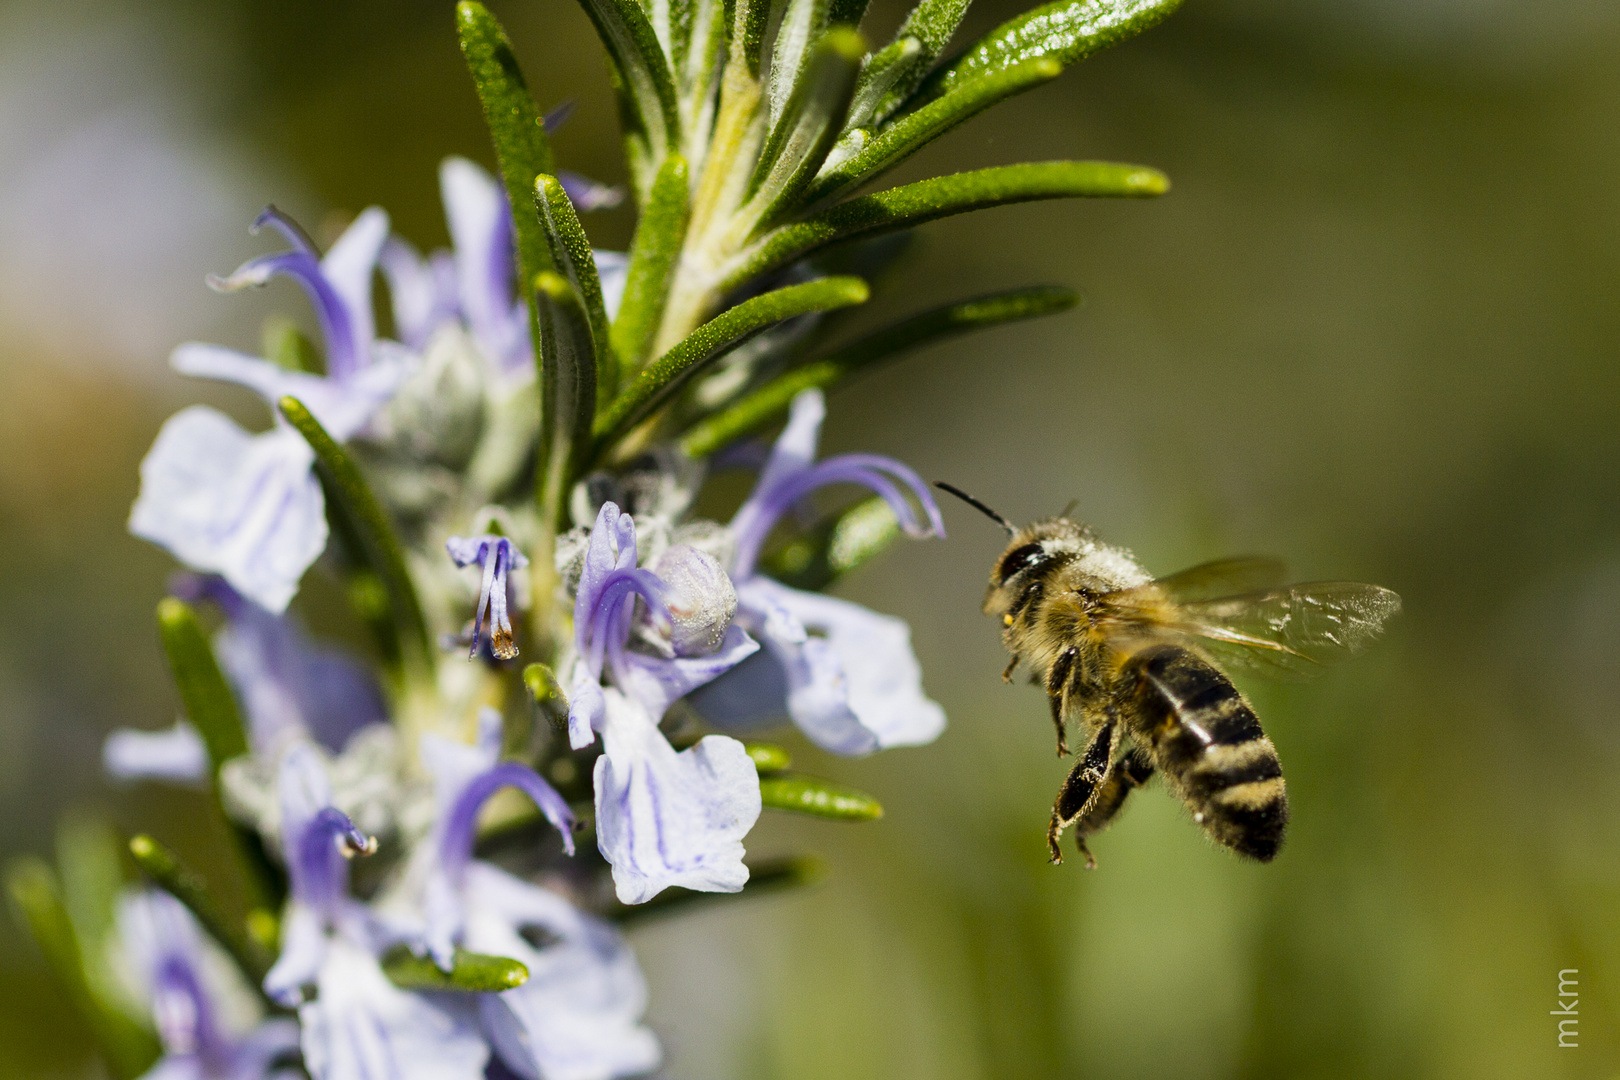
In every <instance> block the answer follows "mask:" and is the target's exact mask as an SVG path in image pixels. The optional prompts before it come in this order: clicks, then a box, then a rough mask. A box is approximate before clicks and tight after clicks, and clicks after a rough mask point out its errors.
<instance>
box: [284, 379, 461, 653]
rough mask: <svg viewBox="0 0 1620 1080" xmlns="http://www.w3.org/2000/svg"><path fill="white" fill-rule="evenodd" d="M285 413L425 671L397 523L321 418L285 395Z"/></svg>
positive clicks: (426, 644) (418, 611)
mask: <svg viewBox="0 0 1620 1080" xmlns="http://www.w3.org/2000/svg"><path fill="white" fill-rule="evenodd" d="M277 405H278V407H279V408H280V409H281V415H282V416H285V417H286V418H287V422H288V423H290V424H291V425H292V426H293V427H294V428H296V429H297V430H298V433H299V434H300V435H302V436H303V437H304V441H305V442H307V443H309V447H310V449H311V450H313V451H315V464H316V468H317V469H318V470H319V473H320V477H321V482H322V483H321V486H322V488H324V490H325V492H326V497H327V498H328V499H329V500H331V501H332V502H334V503H337V504H338V505H339V507H340V508H341V512H342V514H343V515H344V517H345V518H347V519H348V521H349V524H350V526H351V527H352V528H353V530H354V533H355V538H356V541H357V543H358V545H359V547H360V548H361V550H360V551H359V552H358V553H357V554H359V555H360V556H361V557H362V558H363V559H364V560H365V561H366V562H367V563H368V564H369V567H370V569H371V570H372V572H373V573H375V574H376V575H377V578H378V579H379V580H380V581H381V582H382V584H383V587H384V588H385V589H386V590H387V591H388V602H389V606H390V607H392V608H393V612H394V621H395V623H396V624H397V625H398V626H399V627H400V639H401V643H402V645H403V646H404V652H405V653H406V655H407V656H408V657H409V658H410V660H411V661H412V662H413V663H416V664H418V665H420V667H421V669H422V672H423V673H424V674H425V673H427V672H429V671H431V670H432V665H431V658H432V656H433V649H432V643H431V639H430V638H429V637H428V629H427V621H426V620H425V619H424V618H423V617H422V607H421V605H420V604H419V603H418V602H417V599H416V587H415V586H414V585H413V584H412V583H411V578H410V574H409V572H408V571H407V570H406V569H405V556H404V554H403V553H402V552H401V550H400V546H399V541H398V540H397V539H396V538H395V536H394V529H393V526H392V525H390V524H389V522H388V517H387V515H386V514H384V513H383V509H382V507H381V506H380V505H378V503H377V499H376V496H374V495H372V493H371V488H370V487H369V486H367V484H366V481H365V478H364V477H362V476H361V475H360V469H359V468H358V467H357V466H356V465H355V463H354V461H353V459H352V458H350V457H349V455H348V453H347V452H345V451H344V449H343V447H341V446H339V445H338V444H337V442H336V440H334V439H333V438H332V436H331V435H329V434H327V432H326V429H325V428H323V427H321V422H320V421H319V420H317V419H315V415H314V414H313V413H311V412H310V411H309V409H308V408H306V407H305V405H304V403H303V402H301V401H299V400H298V399H297V398H295V397H284V398H282V399H281V400H280V401H279V402H277Z"/></svg>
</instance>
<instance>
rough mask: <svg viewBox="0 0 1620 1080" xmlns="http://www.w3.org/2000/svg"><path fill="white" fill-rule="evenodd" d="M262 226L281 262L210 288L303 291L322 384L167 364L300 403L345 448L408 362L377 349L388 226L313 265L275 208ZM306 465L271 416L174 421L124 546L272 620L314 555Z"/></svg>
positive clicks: (212, 359)
mask: <svg viewBox="0 0 1620 1080" xmlns="http://www.w3.org/2000/svg"><path fill="white" fill-rule="evenodd" d="M266 224H269V225H271V226H272V227H274V228H276V229H277V230H278V231H279V232H281V233H282V234H283V235H284V236H285V237H286V238H287V239H288V241H289V242H290V243H291V244H292V250H290V251H285V252H280V253H278V254H275V255H265V256H261V257H259V258H256V259H250V260H249V261H248V262H246V263H244V264H243V265H242V266H241V267H240V268H239V269H238V270H237V271H236V272H235V273H233V274H231V275H230V276H229V277H226V278H210V279H209V283H210V284H211V285H212V286H214V287H215V288H217V289H221V290H233V289H239V288H244V287H246V286H249V285H262V284H264V283H265V282H267V281H269V280H270V279H271V278H273V277H276V276H281V275H285V276H288V277H291V278H293V279H294V280H295V281H297V282H298V283H299V284H300V285H302V286H303V287H304V290H305V292H306V293H308V295H309V297H310V300H311V302H312V303H313V305H314V308H315V314H316V318H317V319H318V321H319V322H320V325H321V329H322V334H323V338H324V340H325V343H326V371H327V373H326V375H325V376H324V377H322V376H318V375H312V374H309V373H308V372H299V371H287V370H285V369H283V368H281V367H279V366H277V365H276V364H273V363H271V362H270V361H268V360H263V359H260V358H258V357H254V356H248V355H245V354H243V353H239V352H236V351H234V350H232V349H227V348H224V347H223V346H219V345H205V344H201V343H198V342H188V343H187V344H184V345H181V346H180V347H179V348H177V349H176V350H175V351H174V354H173V356H172V357H171V358H170V362H171V363H172V364H173V365H174V368H175V370H177V371H179V372H180V373H181V374H184V375H194V376H198V377H201V378H209V379H218V380H221V381H224V382H232V383H237V384H239V385H241V386H245V387H247V388H248V389H250V390H253V391H254V392H255V393H257V394H258V395H259V396H260V397H262V398H264V399H265V400H266V401H267V402H269V403H270V405H271V406H272V409H273V408H274V406H275V404H276V403H277V402H278V401H279V400H280V399H281V398H282V397H283V396H287V395H290V396H293V397H296V398H298V399H299V400H300V401H302V402H303V403H304V404H305V405H306V406H307V407H308V408H309V410H310V412H311V413H313V414H314V416H315V418H316V419H317V420H319V421H320V422H321V425H322V426H323V427H324V428H326V430H327V432H328V433H329V434H331V436H332V437H333V438H334V439H336V440H338V441H339V442H343V441H346V440H347V439H349V438H350V437H352V436H353V435H355V434H356V433H358V432H359V431H360V430H361V428H363V427H364V426H365V424H366V422H367V421H368V420H369V419H370V418H371V416H372V414H373V413H375V412H376V411H377V409H378V408H380V407H381V406H382V405H383V404H384V403H385V402H387V401H388V399H389V398H390V397H391V396H392V395H393V393H394V391H395V390H396V389H397V388H398V386H399V384H400V382H401V380H402V379H403V378H404V376H405V375H406V373H407V371H408V369H409V366H410V363H411V362H412V359H413V358H412V357H411V356H410V355H409V354H408V353H407V352H406V351H405V350H404V349H403V348H402V347H401V346H399V345H397V344H394V343H392V342H386V341H377V340H376V327H375V324H374V321H373V318H372V313H371V276H372V272H373V270H374V269H375V267H376V263H377V257H378V253H379V251H380V250H381V248H382V244H383V241H384V240H385V239H386V238H387V236H388V216H387V215H386V214H384V213H383V212H382V211H381V210H379V209H377V208H375V207H373V208H372V209H370V210H367V211H366V212H365V213H363V214H361V215H360V216H359V217H358V218H356V219H355V221H354V223H353V224H352V225H350V226H349V228H348V230H347V231H346V232H345V233H344V234H343V236H342V237H340V238H339V240H338V242H337V243H336V244H334V245H333V246H332V250H331V251H330V252H328V253H327V255H326V256H325V257H324V258H322V257H320V256H319V255H318V253H317V252H316V251H315V248H314V246H313V245H312V244H311V243H310V242H309V240H308V238H307V237H305V236H304V234H303V232H302V230H300V229H299V228H298V227H297V226H296V225H294V224H293V223H292V221H291V220H289V219H288V218H286V217H285V216H283V215H282V214H280V213H279V212H278V211H276V210H275V209H274V208H271V209H269V210H266V211H265V212H264V213H263V214H261V215H260V216H259V219H258V220H257V221H256V222H254V231H258V229H259V228H261V227H263V226H264V225H266ZM314 460H315V459H314V454H313V452H312V451H311V450H310V449H309V446H308V445H307V444H306V443H305V442H304V440H303V438H302V437H301V436H300V435H299V434H298V433H297V432H296V431H294V430H293V429H292V428H291V427H289V426H287V425H286V423H285V422H284V421H282V420H281V419H280V416H279V414H276V421H275V424H274V426H273V427H271V429H270V430H269V431H266V432H263V433H260V434H257V435H255V434H250V433H249V432H246V431H244V430H242V429H241V428H240V427H238V426H237V425H236V423H235V421H233V420H231V419H230V418H228V417H226V416H225V415H224V414H223V413H220V412H217V411H216V410H214V409H210V408H208V407H206V406H200V405H199V406H192V407H191V408H188V409H184V410H182V411H180V412H179V413H176V414H175V415H174V416H173V417H171V418H170V419H169V421H168V422H167V423H165V424H164V425H163V429H162V430H161V431H160V432H159V433H158V437H157V441H156V442H154V443H153V445H152V449H151V450H150V451H149V452H148V453H147V455H146V458H145V460H143V461H142V462H141V491H140V495H139V496H138V497H137V498H136V500H135V505H134V507H133V508H132V509H131V511H130V518H129V528H130V531H131V532H133V533H134V534H135V535H137V536H140V537H143V538H144V539H147V540H151V541H152V542H153V543H156V544H160V545H162V546H163V547H166V548H168V549H169V551H170V552H171V553H173V554H174V556H175V557H176V558H178V559H179V560H180V561H181V562H183V563H185V564H186V565H188V566H190V567H191V568H193V569H195V570H203V571H212V572H214V573H218V574H220V575H221V576H223V577H224V578H225V579H226V580H227V581H229V582H230V583H231V585H232V586H233V587H234V588H235V589H236V590H237V591H238V592H240V593H242V594H243V595H244V596H247V597H249V598H250V599H252V600H254V601H256V602H257V603H259V604H260V605H261V606H263V607H265V608H268V609H269V610H271V611H274V612H280V611H283V610H285V609H286V606H287V603H288V601H289V600H291V599H292V596H293V594H294V593H295V592H297V591H298V582H299V579H300V578H301V577H302V576H303V573H304V571H305V570H307V569H308V568H309V565H310V563H312V562H314V561H315V559H316V557H317V556H319V555H320V553H321V552H322V551H323V550H324V549H325V547H326V539H327V526H326V515H325V502H324V500H323V498H322V496H321V489H320V484H319V483H318V482H317V481H316V479H315V476H314V474H313V473H312V471H311V467H312V466H313V464H314Z"/></svg>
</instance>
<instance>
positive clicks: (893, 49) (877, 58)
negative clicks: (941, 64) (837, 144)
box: [844, 35, 926, 131]
mask: <svg viewBox="0 0 1620 1080" xmlns="http://www.w3.org/2000/svg"><path fill="white" fill-rule="evenodd" d="M921 57H922V44H921V43H920V42H919V41H918V40H917V39H916V38H914V37H911V36H909V35H899V36H897V37H896V38H895V39H894V40H893V41H891V42H889V43H888V44H887V45H885V46H884V47H883V48H881V49H879V50H878V51H877V52H875V53H873V54H872V55H871V56H870V57H868V58H867V60H866V64H865V65H864V66H863V67H862V68H861V75H860V78H858V79H856V80H855V96H854V97H853V98H852V99H851V101H850V105H849V116H848V118H847V119H846V120H845V121H844V129H845V130H846V131H849V130H852V129H854V128H860V127H865V126H866V125H867V124H871V123H876V122H878V121H879V120H881V119H882V117H880V116H878V115H877V108H878V103H879V102H881V101H883V100H884V99H885V98H887V97H888V96H889V92H890V91H892V90H893V89H894V88H895V87H896V86H899V85H900V84H901V82H902V81H904V80H906V79H907V77H908V76H909V75H911V73H912V72H913V71H914V70H915V69H916V68H918V67H919V66H923V67H925V66H926V65H925V63H924V62H923V61H922V60H921V59H920V58H921ZM913 85H914V84H913ZM907 92H908V93H909V92H910V91H909V90H908V91H907Z"/></svg>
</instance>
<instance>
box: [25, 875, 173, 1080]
mask: <svg viewBox="0 0 1620 1080" xmlns="http://www.w3.org/2000/svg"><path fill="white" fill-rule="evenodd" d="M6 891H7V892H8V893H9V894H10V897H11V904H12V911H13V914H14V915H15V917H16V919H17V921H18V923H20V924H21V925H24V926H26V927H27V928H28V929H29V931H30V932H32V934H33V937H34V940H35V941H36V942H37V943H38V944H39V948H40V951H41V952H43V953H44V954H45V960H46V963H48V964H49V965H50V968H51V971H52V973H53V974H55V975H56V977H57V979H58V980H59V981H60V982H61V984H62V988H63V989H64V990H66V991H67V994H68V997H69V998H70V999H71V1000H72V1002H73V1004H74V1006H75V1007H77V1008H78V1010H79V1012H80V1013H81V1014H82V1015H83V1016H84V1018H85V1020H86V1021H87V1022H88V1023H89V1025H90V1031H91V1034H92V1036H93V1037H94V1038H95V1041H96V1045H97V1048H98V1049H99V1050H100V1051H101V1053H102V1056H103V1057H104V1058H105V1059H106V1062H107V1066H108V1069H109V1070H110V1071H111V1072H112V1074H113V1075H114V1076H115V1077H117V1078H118V1080H134V1078H135V1077H137V1076H140V1075H142V1074H143V1073H145V1072H146V1071H147V1070H148V1069H150V1068H151V1067H152V1064H153V1062H155V1061H157V1059H158V1055H159V1054H160V1053H161V1048H160V1047H159V1046H158V1041H157V1038H156V1037H155V1036H154V1035H153V1034H152V1033H151V1032H150V1031H148V1030H147V1029H146V1028H144V1027H142V1026H141V1025H140V1024H137V1023H136V1022H135V1021H134V1020H133V1019H131V1018H130V1017H129V1016H127V1015H125V1014H124V1013H123V1012H122V1011H120V1010H119V1009H118V1008H116V1007H115V1006H114V1005H112V1004H111V1003H110V1002H109V1001H107V1000H106V999H105V998H103V997H101V996H100V995H99V994H97V993H96V992H95V990H94V989H92V987H91V985H90V981H89V980H88V979H87V978H86V976H85V969H84V953H83V951H82V950H81V948H80V945H79V939H78V936H77V935H76V934H75V933H74V931H73V922H72V920H71V919H69V917H68V912H67V908H66V907H65V906H64V905H63V903H62V895H61V890H60V889H59V888H58V886H57V883H56V875H55V874H53V873H52V872H51V868H50V867H49V866H47V865H46V864H45V863H44V861H43V860H40V859H38V858H34V857H32V856H25V857H23V858H20V859H16V860H14V861H13V862H12V863H11V864H10V865H9V866H8V867H7V868H6Z"/></svg>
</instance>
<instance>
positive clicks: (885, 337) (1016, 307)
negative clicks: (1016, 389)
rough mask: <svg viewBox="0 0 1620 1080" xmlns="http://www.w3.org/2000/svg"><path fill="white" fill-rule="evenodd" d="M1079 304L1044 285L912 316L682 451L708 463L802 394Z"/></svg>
mask: <svg viewBox="0 0 1620 1080" xmlns="http://www.w3.org/2000/svg"><path fill="white" fill-rule="evenodd" d="M1079 299H1080V298H1079V297H1078V296H1076V295H1075V294H1074V293H1073V292H1071V291H1070V290H1068V289H1064V288H1059V287H1058V286H1055V285H1042V286H1037V287H1035V288H1032V289H1014V290H1012V291H1010V292H1004V293H993V294H991V295H989V296H981V297H978V298H976V299H973V300H965V301H961V302H959V303H955V304H947V305H945V306H944V307H939V308H934V309H933V310H931V311H925V312H923V313H922V314H920V315H914V316H912V317H911V318H909V319H906V320H905V321H903V322H900V323H897V324H895V325H894V326H890V327H887V328H885V329H883V330H879V331H877V332H876V333H874V334H870V335H868V336H866V337H864V338H861V339H860V340H858V341H855V342H853V343H852V344H849V345H846V346H845V347H844V348H842V349H840V350H838V351H837V352H835V353H833V354H831V355H830V356H827V357H824V358H822V359H819V360H812V361H810V362H809V363H807V364H805V365H804V366H802V367H798V368H795V369H793V370H792V371H789V372H787V373H785V374H783V375H779V376H777V377H776V378H775V379H773V380H772V381H770V382H768V383H766V384H765V385H763V386H761V387H760V388H759V389H757V390H754V391H753V392H751V393H749V394H747V395H745V396H744V397H742V398H740V399H738V400H737V401H736V402H735V403H733V404H732V405H731V406H729V407H728V408H726V409H725V410H724V411H722V412H718V413H715V414H714V415H713V416H710V417H708V418H707V419H705V420H702V421H700V422H698V423H697V424H695V425H693V426H692V428H691V429H690V430H688V431H687V432H686V434H685V435H683V436H682V437H681V450H682V451H683V452H685V453H686V454H688V455H690V456H691V457H695V458H702V457H708V456H709V455H710V454H712V453H714V452H715V451H716V450H719V449H720V448H721V447H723V446H726V445H728V444H729V443H731V442H734V441H735V440H737V439H739V438H741V437H742V436H744V435H748V434H751V433H753V432H755V431H757V430H759V429H760V428H762V427H765V426H766V425H767V424H770V423H772V422H773V421H775V420H776V419H777V418H779V417H780V416H781V415H782V414H783V413H785V412H787V408H788V406H789V405H790V404H791V403H792V401H793V398H794V396H795V395H796V394H798V393H799V391H801V390H807V389H809V388H811V387H822V388H826V387H830V386H834V385H836V384H838V383H840V382H843V381H844V380H845V379H848V378H850V377H851V376H853V375H856V374H858V373H861V372H864V371H866V370H869V369H871V368H873V367H875V366H877V365H878V364H880V363H883V362H884V361H887V360H891V359H894V358H895V357H897V356H899V355H901V354H902V353H905V352H908V351H910V350H912V349H917V348H921V347H922V346H924V345H931V344H933V343H934V342H936V341H944V340H946V339H948V338H952V337H956V336H957V335H959V334H965V333H968V332H970V331H973V330H982V329H984V328H985V327H989V326H996V325H998V324H1000V323H1007V322H1015V321H1017V320H1019V319H1032V318H1035V317H1036V316H1038V315H1051V314H1055V313H1057V312H1060V311H1067V310H1068V309H1069V308H1071V307H1073V306H1074V305H1075V304H1076V303H1077V302H1078V301H1079Z"/></svg>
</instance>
